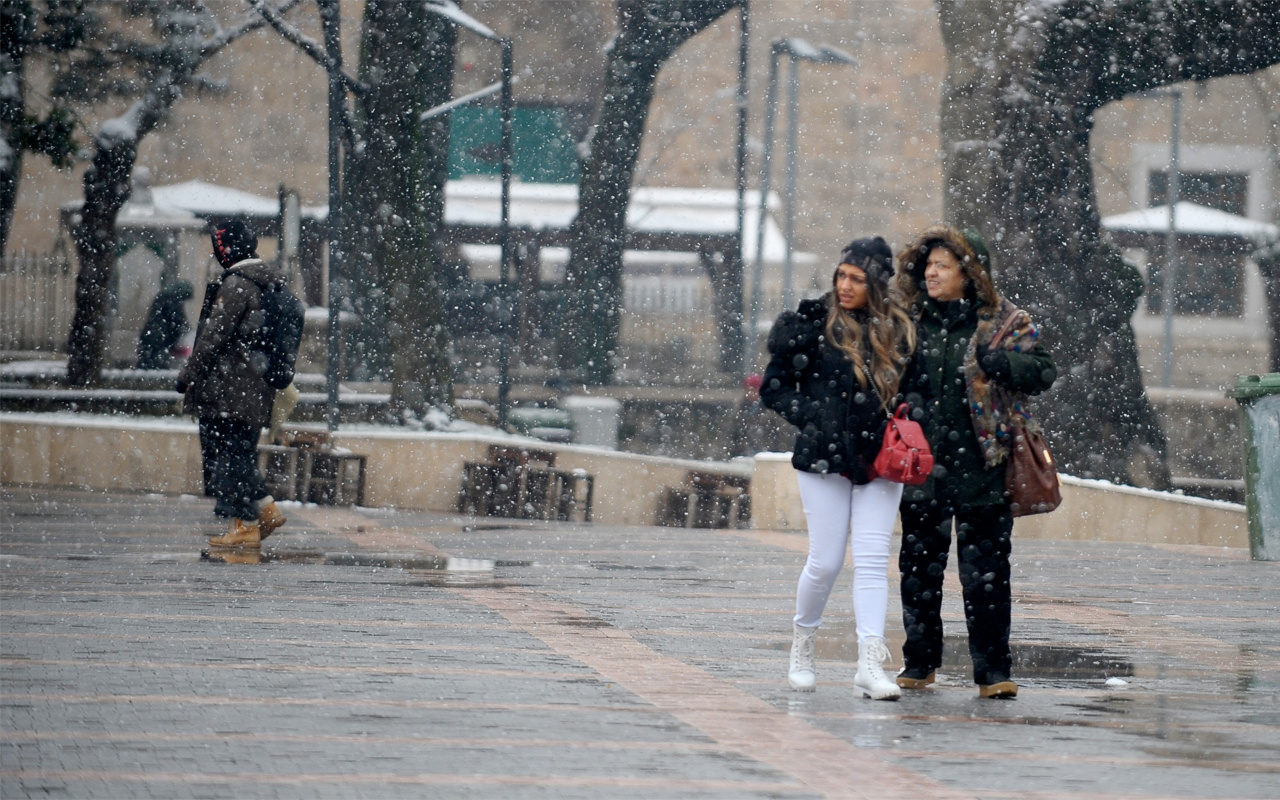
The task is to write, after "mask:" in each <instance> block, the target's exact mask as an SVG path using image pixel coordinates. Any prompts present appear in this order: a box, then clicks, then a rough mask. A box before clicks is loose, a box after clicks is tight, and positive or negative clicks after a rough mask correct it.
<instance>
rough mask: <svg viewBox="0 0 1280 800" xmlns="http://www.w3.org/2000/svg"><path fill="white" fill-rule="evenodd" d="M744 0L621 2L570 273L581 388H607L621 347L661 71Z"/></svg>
mask: <svg viewBox="0 0 1280 800" xmlns="http://www.w3.org/2000/svg"><path fill="white" fill-rule="evenodd" d="M738 4H739V0H696V1H695V0H688V1H687V2H681V1H680V0H620V1H619V3H618V28H619V30H618V34H617V37H616V38H615V40H614V41H613V43H612V44H611V45H610V49H609V64H608V71H607V74H606V78H605V86H604V99H603V101H602V103H601V106H600V111H599V114H598V116H597V118H596V123H595V127H594V131H593V133H592V135H591V138H590V140H589V145H590V153H589V155H588V156H587V159H586V161H585V162H584V164H583V167H582V177H581V180H580V183H579V190H578V216H577V218H576V219H575V220H574V222H573V227H572V229H571V230H570V240H571V243H572V244H571V246H572V253H571V255H570V257H569V264H568V266H567V268H566V270H565V288H566V290H567V291H566V299H567V307H566V309H565V318H564V324H563V325H562V326H561V330H560V334H559V337H558V342H557V344H558V348H559V352H560V363H561V367H562V368H563V369H565V370H568V371H572V372H573V373H575V374H576V375H577V379H578V380H580V381H582V382H584V383H592V384H603V383H608V382H609V380H610V379H611V378H612V376H613V371H614V366H615V363H614V362H615V358H616V353H617V348H618V333H619V325H620V320H619V313H620V311H621V299H622V251H623V246H624V244H625V240H626V220H627V205H628V204H629V202H630V199H631V180H632V176H633V175H634V173H635V168H636V159H637V157H638V156H639V154H640V142H641V140H642V139H643V137H644V129H645V122H646V119H647V118H648V113H649V103H650V102H651V101H652V100H653V89H654V83H655V82H656V80H657V77H658V71H659V70H660V69H661V68H662V65H663V64H664V63H666V61H667V59H668V58H670V57H671V55H672V53H674V52H675V51H676V49H677V48H679V47H680V45H682V44H684V43H685V42H686V41H688V40H689V39H691V38H692V37H693V36H695V35H696V34H698V33H699V32H700V31H702V30H704V29H705V28H706V27H707V26H708V25H710V24H711V23H713V22H715V21H716V20H717V19H719V18H720V17H721V16H723V15H724V14H725V12H727V11H729V10H730V9H731V8H735V7H737V6H738Z"/></svg>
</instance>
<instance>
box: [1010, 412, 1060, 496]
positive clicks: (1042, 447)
mask: <svg viewBox="0 0 1280 800" xmlns="http://www.w3.org/2000/svg"><path fill="white" fill-rule="evenodd" d="M1004 491H1005V494H1006V495H1007V496H1008V498H1009V511H1010V513H1012V514H1013V516H1015V517H1025V516H1028V515H1030V514H1047V513H1048V512H1050V511H1052V510H1054V509H1055V508H1057V507H1058V506H1059V505H1061V503H1062V489H1061V487H1060V486H1059V485H1058V470H1057V469H1055V468H1054V466H1053V456H1051V455H1050V454H1049V445H1047V444H1045V441H1044V437H1043V436H1041V435H1040V434H1038V433H1032V432H1029V431H1027V429H1026V428H1023V427H1021V426H1019V428H1018V432H1017V433H1016V434H1015V435H1014V437H1013V445H1012V446H1011V447H1010V448H1009V463H1008V465H1007V466H1006V467H1005V471H1004Z"/></svg>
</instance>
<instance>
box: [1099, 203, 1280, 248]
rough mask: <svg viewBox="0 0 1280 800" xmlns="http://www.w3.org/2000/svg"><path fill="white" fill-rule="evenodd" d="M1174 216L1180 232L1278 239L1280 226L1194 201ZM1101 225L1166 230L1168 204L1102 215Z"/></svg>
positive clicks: (1260, 240)
mask: <svg viewBox="0 0 1280 800" xmlns="http://www.w3.org/2000/svg"><path fill="white" fill-rule="evenodd" d="M1174 219H1175V221H1176V222H1177V225H1178V233H1180V234H1189V235H1194V236H1229V237H1233V238H1237V239H1252V240H1254V241H1256V242H1258V243H1259V244H1263V243H1266V242H1269V241H1273V240H1275V239H1276V238H1280V227H1277V226H1275V225H1271V224H1270V223H1266V222H1259V221H1257V220H1253V219H1249V218H1248V217H1242V216H1240V215H1238V214H1229V213H1227V212H1226V211H1219V210H1218V209H1216V208H1209V207H1208V206H1202V205H1197V204H1195V203H1188V202H1180V203H1178V213H1177V214H1175V215H1174ZM1102 227H1103V228H1105V229H1106V230H1109V231H1127V232H1130V233H1166V232H1168V230H1169V206H1168V205H1163V206H1154V207H1152V208H1144V209H1140V210H1138V211H1130V212H1128V213H1127V214H1115V215H1113V216H1110V217H1103V218H1102Z"/></svg>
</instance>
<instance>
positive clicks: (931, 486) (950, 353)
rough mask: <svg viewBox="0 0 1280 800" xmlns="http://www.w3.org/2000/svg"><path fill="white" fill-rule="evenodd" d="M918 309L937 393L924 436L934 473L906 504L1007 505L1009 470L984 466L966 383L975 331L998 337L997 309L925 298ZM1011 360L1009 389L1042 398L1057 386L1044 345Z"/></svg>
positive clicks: (912, 491) (1010, 355) (905, 495)
mask: <svg viewBox="0 0 1280 800" xmlns="http://www.w3.org/2000/svg"><path fill="white" fill-rule="evenodd" d="M919 309H920V313H919V320H918V322H917V331H918V333H919V336H920V341H921V343H922V345H923V348H924V357H925V364H926V369H927V372H928V375H929V383H930V387H931V389H932V393H933V402H932V404H931V405H930V407H929V416H928V420H927V422H926V425H925V433H926V434H927V435H928V437H929V446H930V448H931V449H932V450H933V458H934V472H933V477H931V478H930V479H929V480H928V481H926V482H925V483H924V484H921V485H920V486H908V487H907V488H906V491H905V492H904V493H903V503H904V504H924V505H925V507H926V508H927V507H932V506H933V505H936V504H945V505H949V506H952V507H954V508H974V507H978V506H987V505H995V504H998V503H1004V502H1005V497H1004V472H1005V465H1004V464H1003V463H1001V464H998V465H995V466H991V467H989V466H987V464H986V460H985V458H984V457H983V453H982V448H981V445H980V444H979V442H978V436H977V433H976V432H975V431H974V426H973V417H972V415H971V413H970V409H969V400H968V391H967V390H968V387H967V386H966V383H965V356H966V353H968V350H969V341H970V339H972V338H973V336H974V334H975V333H976V332H977V330H978V323H979V320H980V319H982V320H983V321H984V322H985V323H986V324H984V326H983V327H984V330H986V336H987V337H988V338H989V337H990V336H991V334H992V333H994V332H995V330H994V327H996V324H997V323H998V322H999V320H998V319H997V315H998V314H999V307H998V306H997V309H996V310H990V308H989V307H988V306H979V307H977V308H975V306H974V304H973V303H972V302H970V301H968V300H957V301H954V302H952V303H936V302H934V301H933V300H930V299H925V300H923V301H922V302H921V303H920V305H919ZM979 344H990V342H979ZM1007 356H1008V359H1009V372H1010V375H1009V378H1008V381H1007V384H1006V385H1007V387H1008V388H1010V389H1012V390H1014V391H1016V392H1023V393H1025V394H1038V393H1040V392H1043V391H1045V390H1046V389H1048V388H1049V387H1050V386H1052V385H1053V382H1054V379H1055V378H1056V377H1057V372H1056V370H1055V368H1054V365H1053V358H1052V357H1051V356H1050V355H1049V352H1048V351H1047V350H1046V349H1045V348H1044V346H1043V345H1037V346H1036V347H1035V348H1034V349H1033V350H1031V351H1030V352H1028V353H1014V352H1009V353H1007Z"/></svg>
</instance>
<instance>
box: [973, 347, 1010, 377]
mask: <svg viewBox="0 0 1280 800" xmlns="http://www.w3.org/2000/svg"><path fill="white" fill-rule="evenodd" d="M977 356H978V366H979V367H981V368H982V371H983V372H985V373H986V374H987V377H988V378H990V379H991V380H993V381H995V382H996V383H1008V382H1009V378H1011V377H1012V376H1013V368H1012V367H1011V366H1010V365H1009V354H1008V353H1007V352H1006V351H1004V350H992V349H991V348H989V347H987V346H986V345H984V344H980V345H978V352H977Z"/></svg>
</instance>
